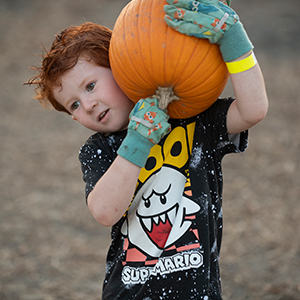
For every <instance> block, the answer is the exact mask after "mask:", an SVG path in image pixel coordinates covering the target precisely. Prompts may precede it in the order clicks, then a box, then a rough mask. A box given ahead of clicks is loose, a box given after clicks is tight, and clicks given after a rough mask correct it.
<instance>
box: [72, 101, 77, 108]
mask: <svg viewBox="0 0 300 300" xmlns="http://www.w3.org/2000/svg"><path fill="white" fill-rule="evenodd" d="M78 107H79V101H76V102H74V103H73V104H72V109H77V108H78Z"/></svg>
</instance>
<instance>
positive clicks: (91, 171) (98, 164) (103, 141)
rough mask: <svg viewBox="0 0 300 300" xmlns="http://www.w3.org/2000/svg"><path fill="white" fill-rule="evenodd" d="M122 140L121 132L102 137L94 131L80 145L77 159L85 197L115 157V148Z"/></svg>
mask: <svg viewBox="0 0 300 300" xmlns="http://www.w3.org/2000/svg"><path fill="white" fill-rule="evenodd" d="M124 136H125V134H124ZM122 140H123V134H121V135H118V136H114V135H112V136H109V137H103V136H102V135H101V134H100V133H96V134H94V135H92V136H91V137H90V138H89V139H88V140H87V141H86V143H85V144H84V145H83V146H82V147H81V149H80V152H79V161H80V163H81V170H82V174H83V180H84V182H85V197H86V199H87V197H88V195H89V193H90V192H91V191H92V190H93V188H94V187H95V185H96V183H97V182H98V180H99V179H100V178H101V177H102V176H103V174H104V173H105V172H106V171H107V170H108V168H109V167H110V165H111V164H112V162H113V161H114V159H115V158H116V157H117V149H118V148H119V146H120V144H121V142H122Z"/></svg>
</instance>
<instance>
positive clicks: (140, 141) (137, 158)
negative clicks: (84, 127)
mask: <svg viewBox="0 0 300 300" xmlns="http://www.w3.org/2000/svg"><path fill="white" fill-rule="evenodd" d="M168 119H169V116H168V115H167V114H166V113H165V112H164V111H162V110H161V109H159V108H158V100H157V99H156V98H146V99H141V100H140V101H139V102H138V103H137V104H136V105H135V106H134V108H133V110H132V112H131V114H130V122H129V125H128V132H127V136H126V138H125V139H124V141H123V142H122V144H121V146H120V148H119V150H118V155H120V156H122V157H123V158H125V159H127V160H129V161H131V162H132V163H134V164H136V165H138V166H140V167H144V165H145V163H146V160H147V158H148V155H149V153H150V149H151V148H152V147H153V145H154V144H157V143H158V142H159V141H160V140H161V139H162V138H163V137H164V136H165V135H166V134H167V133H168V132H170V130H171V125H170V124H169V123H168Z"/></svg>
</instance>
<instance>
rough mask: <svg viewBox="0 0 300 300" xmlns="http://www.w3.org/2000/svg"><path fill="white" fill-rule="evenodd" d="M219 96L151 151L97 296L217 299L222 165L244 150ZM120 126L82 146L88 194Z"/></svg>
mask: <svg viewBox="0 0 300 300" xmlns="http://www.w3.org/2000/svg"><path fill="white" fill-rule="evenodd" d="M232 101H233V99H219V100H218V101H216V103H215V104H213V105H212V106H211V107H210V108H209V109H208V110H206V111H205V112H203V113H201V114H199V115H198V116H195V117H192V118H189V119H181V120H176V119H171V120H169V122H170V123H171V125H172V131H171V132H170V133H169V134H168V135H167V136H166V137H165V138H164V139H163V140H162V141H161V142H160V143H159V144H158V145H155V146H154V147H153V148H152V149H151V152H150V155H149V157H148V160H147V162H146V165H145V167H144V168H143V169H142V170H141V172H140V176H139V179H138V182H137V188H136V191H135V195H134V197H133V200H132V203H131V206H130V208H129V209H128V211H127V212H126V213H124V216H123V217H122V218H121V220H120V221H119V222H118V223H117V224H115V225H114V226H113V227H112V232H111V238H112V242H111V246H110V249H109V252H108V255H107V264H106V278H105V282H104V285H103V296H102V299H103V300H106V299H110V300H111V299H141V300H142V299H145V300H150V299H180V300H184V299H188V300H190V299H204V300H211V299H222V297H221V287H220V273H219V254H220V246H221V238H222V226H223V225H222V186H223V185H222V181H223V180H222V169H221V160H222V158H223V157H224V155H225V154H227V153H232V152H242V151H244V150H245V149H246V147H247V144H248V132H243V133H240V134H238V135H234V136H229V135H228V133H227V128H226V115H227V110H228V108H229V106H230V104H231V102H232ZM125 136H126V131H123V132H119V133H116V134H113V135H110V136H108V137H103V136H102V135H100V134H98V133H97V134H95V135H93V136H92V137H90V139H89V140H88V141H87V142H86V144H85V145H84V146H83V147H82V149H81V152H80V156H79V157H80V161H81V163H82V170H83V174H84V180H85V182H86V196H88V194H89V192H90V191H91V190H92V189H93V187H94V186H95V184H96V182H97V181H98V180H99V178H100V177H101V176H102V175H103V174H104V172H105V171H106V170H107V169H108V167H109V166H110V164H111V163H112V162H113V160H114V159H115V157H116V156H117V154H116V152H117V149H118V147H119V146H120V144H121V143H122V140H123V139H124V137H125Z"/></svg>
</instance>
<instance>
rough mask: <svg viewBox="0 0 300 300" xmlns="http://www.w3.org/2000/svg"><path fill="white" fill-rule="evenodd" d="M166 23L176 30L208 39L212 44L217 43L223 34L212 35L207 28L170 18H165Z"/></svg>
mask: <svg viewBox="0 0 300 300" xmlns="http://www.w3.org/2000/svg"><path fill="white" fill-rule="evenodd" d="M165 21H166V23H167V24H168V26H170V27H171V28H173V29H174V30H176V31H178V32H180V33H182V34H185V35H189V36H194V37H196V38H202V39H208V40H209V41H210V42H211V43H216V42H217V41H218V40H219V38H220V37H221V32H220V31H219V32H218V33H214V34H212V33H211V32H210V31H209V30H207V28H204V27H202V28H201V27H200V26H199V25H198V24H194V23H191V22H185V21H180V20H175V19H171V18H170V17H169V16H166V17H165Z"/></svg>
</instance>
